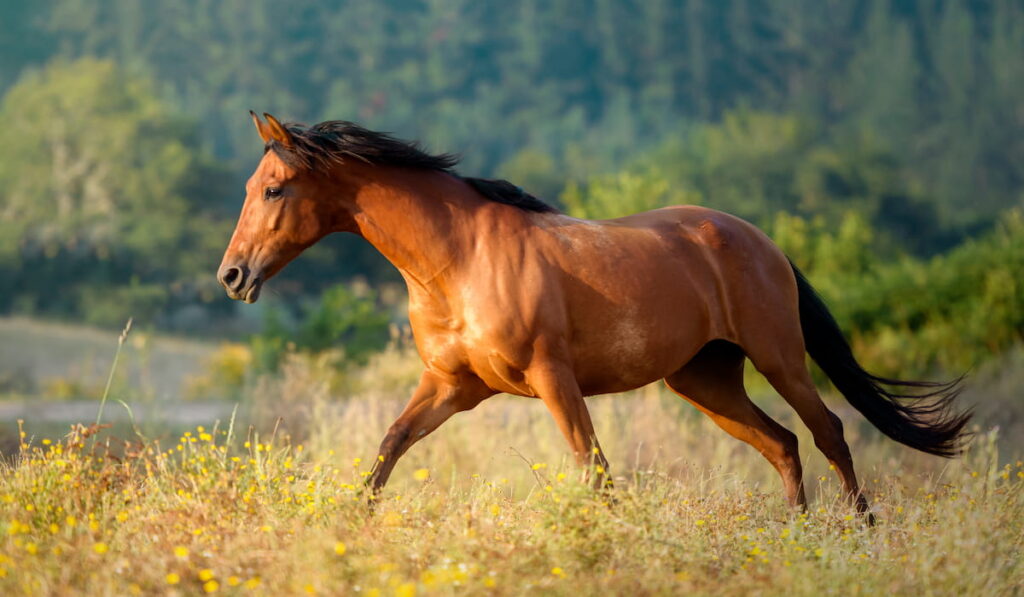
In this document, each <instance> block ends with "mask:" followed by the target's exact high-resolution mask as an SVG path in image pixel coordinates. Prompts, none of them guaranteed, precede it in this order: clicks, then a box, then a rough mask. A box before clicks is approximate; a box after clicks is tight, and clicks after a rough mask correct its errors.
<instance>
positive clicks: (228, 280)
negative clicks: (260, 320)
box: [217, 265, 263, 303]
mask: <svg viewBox="0 0 1024 597" xmlns="http://www.w3.org/2000/svg"><path fill="white" fill-rule="evenodd" d="M217 280H219V281H220V283H221V286H223V287H224V290H225V291H226V292H227V294H228V296H229V297H231V298H233V299H235V300H237V301H245V302H247V303H255V302H256V299H258V298H260V289H261V288H263V279H262V278H261V277H260V276H257V275H253V274H252V272H250V271H249V268H248V267H246V266H245V265H223V266H221V268H220V271H218V272H217Z"/></svg>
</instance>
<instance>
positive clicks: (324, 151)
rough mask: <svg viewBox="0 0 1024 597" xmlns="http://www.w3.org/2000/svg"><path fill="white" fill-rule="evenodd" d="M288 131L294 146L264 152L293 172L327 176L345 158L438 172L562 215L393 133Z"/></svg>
mask: <svg viewBox="0 0 1024 597" xmlns="http://www.w3.org/2000/svg"><path fill="white" fill-rule="evenodd" d="M285 126H286V127H287V129H288V132H290V133H291V135H292V139H293V144H292V146H291V147H285V146H284V145H282V144H280V143H278V142H277V141H273V140H271V141H269V142H268V143H267V145H266V148H265V149H264V151H273V152H274V153H275V154H276V155H277V157H279V158H281V160H282V161H284V162H285V163H286V164H288V165H289V166H291V167H293V168H300V169H304V170H318V169H324V170H327V169H330V168H331V167H332V166H335V165H337V164H341V163H344V161H345V159H346V158H353V159H357V160H360V161H363V162H366V163H368V164H377V165H381V166H398V167H402V168H419V169H424V170H437V171H441V172H447V173H448V174H451V175H453V176H457V177H459V178H461V179H462V180H464V181H465V182H466V183H467V184H469V185H470V186H471V187H473V188H474V189H475V190H476V191H477V192H478V193H480V194H481V195H483V196H484V197H486V198H487V199H489V200H491V201H495V202H497V203H504V204H506V205H511V206H513V207H517V208H519V209H522V210H525V211H534V212H542V213H543V212H557V211H558V210H556V209H555V208H554V207H552V206H550V205H548V204H547V203H544V202H543V201H541V200H540V199H537V198H536V197H534V196H533V195H531V194H529V193H527V192H526V191H524V190H523V189H521V188H520V187H517V186H516V185H514V184H512V183H510V182H508V181H507V180H489V179H484V178H469V177H463V176H460V175H459V174H458V173H457V172H456V171H455V165H456V164H458V163H459V158H458V157H457V156H455V155H452V154H448V153H441V154H430V153H427V152H426V151H424V150H423V148H422V147H420V145H419V144H418V143H416V142H414V141H413V142H409V141H403V140H401V139H396V138H394V137H392V136H391V135H389V134H388V133H379V132H376V131H371V130H369V129H365V128H363V127H361V126H359V125H358V124H354V123H351V122H347V121H344V120H331V121H328V122H321V123H320V124H315V125H313V126H310V127H306V126H303V125H301V124H295V123H288V124H287V125H285Z"/></svg>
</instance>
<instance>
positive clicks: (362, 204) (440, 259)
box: [353, 171, 482, 289]
mask: <svg viewBox="0 0 1024 597" xmlns="http://www.w3.org/2000/svg"><path fill="white" fill-rule="evenodd" d="M391 174H393V176H391V177H389V180H379V179H378V180H374V181H372V182H370V183H366V184H363V185H361V187H360V189H359V191H358V193H357V195H356V198H355V203H356V209H355V212H354V213H353V219H354V221H355V225H356V232H357V233H358V234H359V235H360V236H362V237H363V238H365V239H366V240H367V241H369V243H370V244H372V245H373V246H374V247H375V248H376V249H377V250H378V251H379V252H380V253H381V254H382V255H383V256H384V257H385V258H386V259H387V260H388V261H390V262H391V263H392V265H394V266H395V267H396V268H398V270H399V271H400V272H401V273H402V276H403V277H405V279H406V280H407V281H409V282H410V283H417V284H419V285H421V286H423V287H424V288H425V289H427V288H429V287H430V286H431V285H433V284H435V283H436V282H437V280H438V278H439V276H441V274H443V273H444V272H445V271H446V270H447V269H448V268H449V267H451V266H452V265H453V263H455V262H456V260H457V259H458V257H459V256H460V255H461V254H462V253H463V245H465V244H466V243H467V242H471V241H470V234H471V232H472V231H471V230H469V229H468V228H469V227H470V226H471V221H472V218H473V214H472V211H473V207H474V204H475V202H478V201H482V199H477V198H474V197H473V196H472V194H471V193H472V191H470V190H469V189H468V187H467V185H465V183H463V182H461V181H459V180H458V179H456V178H454V177H452V176H449V175H446V174H442V173H436V172H423V173H419V172H411V173H410V172H403V171H399V172H396V173H391Z"/></svg>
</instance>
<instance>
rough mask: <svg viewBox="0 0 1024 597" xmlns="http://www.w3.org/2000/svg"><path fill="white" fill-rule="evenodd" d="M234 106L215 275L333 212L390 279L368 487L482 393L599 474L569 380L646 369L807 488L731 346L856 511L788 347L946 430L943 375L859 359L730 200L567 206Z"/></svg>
mask: <svg viewBox="0 0 1024 597" xmlns="http://www.w3.org/2000/svg"><path fill="white" fill-rule="evenodd" d="M250 115H251V116H252V119H253V122H254V124H255V126H256V130H257V131H258V133H259V135H260V137H261V139H262V140H263V143H264V152H263V157H262V159H261V161H260V162H259V165H258V166H257V168H256V170H255V172H254V173H253V174H252V176H251V177H250V178H249V179H248V182H247V183H246V187H245V189H246V197H245V201H244V204H243V206H242V210H241V214H240V216H239V219H238V223H237V226H236V228H235V230H234V233H233V234H232V236H231V240H230V242H229V244H228V246H227V249H226V251H225V253H224V258H223V261H222V263H221V265H220V268H219V270H218V272H217V277H218V279H219V281H220V283H221V284H222V285H223V286H224V289H225V291H226V292H227V295H228V296H229V297H230V298H233V299H238V300H242V301H245V302H246V303H253V302H255V301H256V300H257V299H258V298H259V295H260V290H261V289H262V287H263V285H264V284H265V283H266V282H267V281H268V280H270V279H271V278H272V277H273V276H274V275H275V274H277V273H278V272H279V271H281V269H282V268H283V267H285V265H286V264H288V263H289V262H290V261H291V260H293V259H295V258H296V257H297V256H298V255H299V254H300V253H302V252H303V251H304V250H305V249H306V248H308V247H310V246H312V245H313V244H314V243H316V242H317V241H318V240H320V239H321V238H323V237H324V236H326V235H328V234H331V233H334V232H350V233H354V234H357V235H359V236H361V237H362V238H364V239H365V240H366V241H368V242H369V243H370V244H371V245H373V247H375V248H376V249H377V250H378V251H379V252H380V253H381V254H382V255H383V256H384V257H385V258H386V259H388V261H390V262H391V264H393V265H394V267H395V268H397V269H398V271H399V273H400V274H401V276H402V278H403V279H404V281H405V283H406V285H407V287H408V299H409V323H410V326H411V328H412V332H413V337H414V341H415V345H416V349H417V352H418V353H419V356H420V357H421V358H422V360H423V363H424V370H423V373H422V375H421V377H420V380H419V383H418V385H417V387H416V389H415V390H414V391H413V393H412V397H411V399H410V400H409V402H408V404H407V405H406V406H405V408H404V410H403V411H402V413H401V414H400V415H399V416H398V418H397V419H396V420H395V421H394V423H393V424H392V425H391V426H390V428H389V429H388V431H387V433H386V435H385V437H384V439H383V441H382V442H381V445H380V449H379V456H378V458H377V460H376V461H375V464H374V467H373V469H372V471H371V473H370V476H369V477H368V479H367V485H368V486H369V487H370V488H371V489H372V495H376V494H377V492H379V491H380V490H381V489H382V488H383V487H384V485H385V483H386V482H387V480H388V477H389V475H390V474H391V471H392V470H393V468H394V466H395V463H396V462H397V460H398V459H399V458H400V457H401V456H402V455H403V454H404V453H405V452H406V451H407V450H408V449H409V448H410V447H411V446H412V445H413V444H415V443H416V442H417V441H419V440H421V439H422V438H424V437H425V436H427V435H428V434H430V433H431V432H433V431H434V430H435V429H437V428H438V427H439V426H440V425H441V424H442V423H444V422H445V421H446V420H447V419H448V418H449V417H451V416H452V415H454V414H456V413H458V412H462V411H468V410H470V409H472V408H474V407H476V406H477V405H478V404H480V403H481V402H482V401H484V400H486V399H487V398H490V397H492V396H494V395H496V394H499V393H507V394H514V395H519V396H525V397H531V398H539V399H540V400H541V402H543V404H544V406H546V407H547V409H548V410H549V411H550V414H551V416H552V417H553V418H554V420H555V422H556V423H557V426H558V428H559V429H560V431H561V433H562V434H563V435H564V436H565V439H566V441H567V442H568V444H569V447H570V448H571V450H572V453H573V455H574V456H575V460H576V462H577V464H578V465H579V466H581V467H582V468H583V469H584V470H585V471H588V472H589V473H588V474H589V476H590V479H591V481H592V483H593V484H594V486H595V487H598V488H601V487H605V486H606V485H607V484H610V479H611V478H610V476H609V475H610V473H609V472H608V471H609V466H608V461H607V459H606V458H605V456H604V453H603V452H602V450H601V447H600V444H599V443H598V439H597V437H596V436H595V434H594V426H593V424H592V422H591V419H590V415H589V413H588V411H587V406H586V403H585V402H584V396H592V395H598V394H608V393H614V392H623V391H627V390H631V389H634V388H638V387H641V386H644V385H646V384H649V383H652V382H655V381H658V380H664V381H665V383H666V384H667V385H668V387H669V388H670V389H671V390H672V391H673V392H675V393H676V394H678V395H679V396H680V397H682V398H683V399H685V400H687V401H689V402H690V403H692V404H693V405H694V406H695V407H696V408H697V409H699V410H700V411H701V412H703V413H704V414H706V415H707V416H708V417H710V418H711V420H712V421H714V422H715V423H716V424H718V426H719V427H721V428H722V429H723V430H724V431H725V432H726V433H728V434H730V435H732V436H733V437H735V438H737V439H739V440H742V441H744V442H746V443H748V444H750V445H751V446H753V447H754V448H755V449H756V450H757V451H758V452H760V453H761V454H762V455H763V456H764V457H765V458H766V459H767V460H768V462H769V463H771V465H772V466H773V467H774V468H775V469H776V470H777V472H778V474H779V476H780V477H781V479H782V484H783V488H784V494H785V498H786V500H787V502H788V503H789V504H790V505H791V506H793V507H795V508H805V507H806V503H807V500H806V496H805V493H804V485H803V480H802V468H801V461H800V455H799V451H798V445H797V438H796V435H794V434H793V433H792V432H791V431H789V430H788V429H786V428H785V427H783V426H782V425H780V424H779V423H777V422H776V421H775V420H773V419H772V418H771V417H770V416H768V415H767V414H766V413H765V412H764V411H763V410H761V409H760V408H759V407H758V406H757V405H755V404H754V403H753V402H752V401H751V400H750V398H749V397H748V396H747V393H746V391H745V389H744V384H743V369H744V364H745V362H746V360H748V359H749V360H750V361H751V363H752V364H753V366H754V367H755V368H756V369H757V371H759V372H760V373H761V374H763V375H764V377H765V378H766V379H767V380H768V382H769V383H770V384H771V385H772V386H773V388H774V389H775V390H776V391H777V392H778V393H779V394H780V395H781V396H782V398H783V399H785V401H786V402H788V403H789V405H790V406H791V407H792V408H793V409H794V410H795V411H796V413H797V415H798V416H799V418H800V419H801V420H802V421H803V423H804V424H806V426H807V427H808V428H809V429H810V432H811V434H812V436H813V439H814V444H815V446H816V447H817V448H818V449H819V450H820V451H821V452H822V453H823V454H824V455H825V457H826V458H827V459H828V461H829V462H830V463H831V464H832V466H833V467H834V469H835V470H836V471H837V473H838V476H839V479H840V481H841V483H842V487H843V491H844V493H845V495H846V496H847V497H848V499H849V500H850V501H851V502H852V503H853V504H854V505H855V506H856V509H857V511H859V512H862V513H863V512H868V504H867V500H866V499H865V497H864V495H863V494H862V492H861V490H860V487H859V486H858V483H857V477H856V474H855V472H854V466H853V459H852V457H851V454H850V449H849V446H848V445H847V443H846V440H845V439H844V435H843V423H842V421H841V420H840V419H839V417H838V416H836V415H835V414H834V413H833V412H832V411H830V410H829V409H828V408H827V407H826V405H825V404H824V402H822V400H821V398H820V396H819V394H818V391H817V389H816V386H815V384H814V382H813V381H812V378H811V375H810V372H809V370H808V366H807V361H806V358H805V354H809V355H810V357H811V358H812V359H813V360H814V361H815V362H817V364H818V365H819V366H820V367H821V369H822V370H823V371H824V372H825V374H826V375H827V376H828V377H829V379H830V380H831V381H832V383H833V384H834V385H835V387H836V388H837V389H838V390H839V392H840V393H841V394H842V395H843V396H844V397H845V398H846V399H847V400H848V401H849V402H850V404H851V405H853V407H854V408H856V409H857V410H858V411H860V412H861V413H862V414H863V415H864V417H865V418H866V419H867V420H868V421H869V422H871V423H872V424H873V425H874V426H875V427H877V428H878V429H879V430H880V431H881V432H882V433H884V434H885V435H887V436H888V437H890V438H892V439H893V440H895V441H897V442H899V443H902V444H905V445H906V446H909V447H911V448H915V449H917V450H920V451H923V452H926V453H929V454H934V455H938V456H944V457H952V456H955V455H956V454H958V453H959V451H960V450H962V447H963V443H964V438H965V437H966V434H965V433H964V427H965V425H966V424H967V422H968V421H969V419H970V416H971V414H970V412H969V411H968V412H958V411H957V410H956V408H955V405H954V404H953V401H954V399H955V398H956V396H957V393H958V391H959V388H960V379H957V380H953V381H951V382H925V381H904V380H899V379H887V378H882V377H877V376H875V375H872V374H870V373H868V372H867V371H865V370H864V369H863V368H862V367H861V366H860V365H859V364H858V362H857V360H856V359H855V357H854V355H853V354H852V352H851V349H850V346H849V344H848V343H847V341H846V340H845V338H844V337H843V334H842V332H841V330H840V328H839V326H838V325H837V323H836V321H835V319H834V318H833V317H832V315H831V314H830V313H829V311H828V308H827V307H826V305H825V303H824V302H823V301H822V299H821V298H820V297H819V296H818V295H817V294H816V292H815V291H814V289H813V288H812V287H811V285H810V284H809V283H808V281H807V280H806V278H805V277H804V276H803V275H802V274H801V273H800V271H799V270H797V268H796V267H795V266H794V265H793V264H792V263H791V262H790V260H789V259H788V258H787V257H786V255H784V254H783V252H782V251H781V250H780V249H779V248H778V247H777V246H776V245H775V244H774V243H773V242H772V241H771V240H770V239H769V238H768V236H767V235H766V234H764V233H763V232H761V231H760V230H759V229H757V228H756V227H755V226H753V225H752V224H750V223H748V222H746V221H744V220H742V219H740V218H737V217H734V216H731V215H728V214H726V213H723V212H719V211H716V210H713V209H709V208H706V207H699V206H672V207H665V208H662V209H657V210H654V211H648V212H644V213H639V214H635V215H630V216H627V217H622V218H617V219H612V220H603V221H590V220H584V219H578V218H574V217H570V216H568V215H566V214H564V213H561V212H560V211H559V210H557V209H555V208H554V207H552V206H550V205H548V204H547V203H544V202H543V201H541V200H539V199H537V198H535V197H533V196H532V195H530V194H528V193H527V192H525V191H524V190H522V189H521V188H519V187H517V186H515V185H513V184H511V183H509V182H507V181H503V180H490V179H481V178H471V177H465V176H462V175H460V174H459V173H458V172H457V171H456V170H455V165H456V164H457V161H458V160H457V159H456V158H455V157H454V156H452V155H449V154H431V153H428V152H427V151H425V150H424V149H423V148H422V147H421V146H420V145H419V144H417V143H415V142H406V141H402V140H399V139H397V138H395V137H393V136H391V135H389V134H387V133H379V132H374V131H371V130H368V129H365V128H363V127H360V126H358V125H356V124H354V123H351V122H347V121H329V122H322V123H320V124H317V125H314V126H309V127H307V126H303V125H299V124H294V123H288V124H282V123H281V122H279V121H278V120H277V119H276V118H274V117H273V116H271V115H269V114H264V120H261V119H260V118H259V116H257V115H256V114H255V113H253V112H250ZM868 515H869V516H870V513H869V514H868Z"/></svg>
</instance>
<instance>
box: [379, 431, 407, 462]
mask: <svg viewBox="0 0 1024 597" xmlns="http://www.w3.org/2000/svg"><path fill="white" fill-rule="evenodd" d="M409 433H410V430H409V426H408V425H406V424H405V423H394V424H393V425H391V427H389V428H388V432H387V434H385V435H384V441H382V442H381V444H380V453H381V455H382V456H389V455H391V454H392V453H394V452H400V451H401V449H402V446H403V445H405V443H406V442H407V441H408V440H409Z"/></svg>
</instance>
